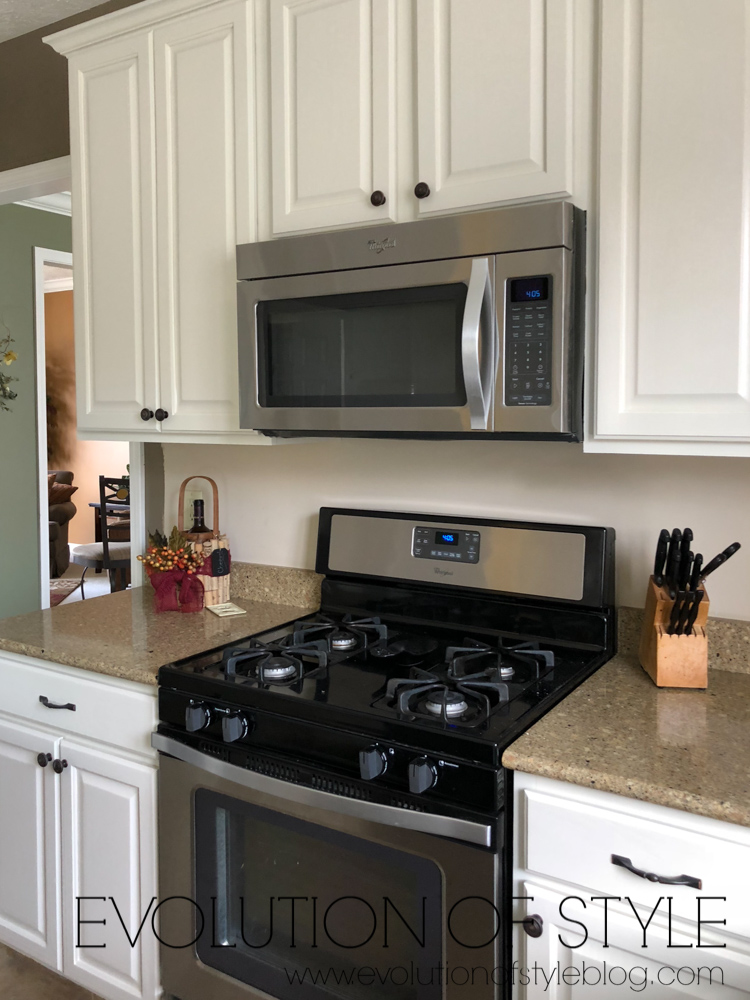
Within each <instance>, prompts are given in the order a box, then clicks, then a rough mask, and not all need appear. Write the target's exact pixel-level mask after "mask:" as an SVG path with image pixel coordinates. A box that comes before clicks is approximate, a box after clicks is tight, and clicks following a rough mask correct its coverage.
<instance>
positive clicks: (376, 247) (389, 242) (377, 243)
mask: <svg viewBox="0 0 750 1000" xmlns="http://www.w3.org/2000/svg"><path fill="white" fill-rule="evenodd" d="M395 246H396V241H395V240H394V239H391V238H390V237H388V236H386V238H385V239H384V240H368V241H367V249H368V250H373V251H374V252H375V253H382V252H383V251H384V250H392V249H393V248H394V247H395Z"/></svg>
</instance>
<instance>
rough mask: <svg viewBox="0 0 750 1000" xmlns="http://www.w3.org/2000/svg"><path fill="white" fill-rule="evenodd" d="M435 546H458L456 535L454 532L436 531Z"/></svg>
mask: <svg viewBox="0 0 750 1000" xmlns="http://www.w3.org/2000/svg"><path fill="white" fill-rule="evenodd" d="M435 545H458V533H457V532H455V531H436V532H435Z"/></svg>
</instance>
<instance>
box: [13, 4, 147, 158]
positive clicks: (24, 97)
mask: <svg viewBox="0 0 750 1000" xmlns="http://www.w3.org/2000/svg"><path fill="white" fill-rule="evenodd" d="M27 2H31V0H27ZM138 2H139V0H108V2H107V3H103V4H99V5H98V6H96V7H94V8H92V9H91V10H84V11H80V13H78V14H74V15H72V16H71V17H66V18H65V19H64V20H62V21H56V22H55V23H54V24H50V25H47V26H46V27H45V28H39V29H38V30H37V31H30V32H28V33H27V34H25V35H19V36H18V37H17V38H9V39H8V41H6V42H2V44H0V122H2V140H0V171H2V170H11V169H12V168H14V167H23V166H26V164H28V163H37V162H38V161H40V160H52V159H55V157H58V156H67V154H68V153H69V152H70V135H69V132H68V61H67V59H66V58H65V57H64V56H61V55H59V54H58V53H57V52H55V51H54V49H51V48H50V47H49V45H45V44H44V42H43V41H42V38H43V37H44V36H45V35H51V34H52V33H53V32H55V31H62V29H63V28H69V27H71V25H73V24H80V23H81V22H82V21H89V20H91V18H94V17H100V16H101V15H102V14H109V13H111V12H112V11H115V10H119V9H120V8H121V7H129V6H131V5H132V4H134V3H138Z"/></svg>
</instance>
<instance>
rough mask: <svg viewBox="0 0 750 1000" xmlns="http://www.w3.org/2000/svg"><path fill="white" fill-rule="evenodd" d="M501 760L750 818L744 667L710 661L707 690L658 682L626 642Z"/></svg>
mask: <svg viewBox="0 0 750 1000" xmlns="http://www.w3.org/2000/svg"><path fill="white" fill-rule="evenodd" d="M715 629H716V624H715V623H713V622H712V623H711V631H710V632H709V645H710V644H711V642H712V636H713V635H714V630H715ZM717 639H718V636H717ZM621 640H622V633H621ZM716 645H717V646H719V645H720V642H717V643H716ZM620 646H621V648H623V647H624V646H625V644H624V643H623V642H622V641H621V642H620ZM738 666H739V665H738ZM503 764H504V765H505V766H506V767H509V768H512V769H514V770H517V771H525V772H527V773H528V774H540V775H544V776H545V777H548V778H556V779H558V780H560V781H569V782H572V783H573V784H576V785H585V786H587V787H589V788H600V789H602V790H603V791H607V792H614V793H615V794H616V795H624V796H627V797H629V798H633V799H641V800H643V801H645V802H654V803H656V804H657V805H663V806H671V807H672V808H675V809H684V810H686V811H687V812H691V813H697V814H698V815H700V816H710V817H712V818H713V819H721V820H726V821H728V822H730V823H739V824H742V825H743V826H750V675H749V674H747V673H744V672H729V671H728V670H720V669H711V670H709V680H708V688H707V690H705V691H688V690H676V689H667V688H657V687H656V685H655V684H654V683H653V681H652V680H651V678H650V677H649V676H648V675H647V674H646V673H645V671H644V670H643V669H642V668H641V666H640V664H639V662H638V656H637V653H636V652H635V650H634V648H633V647H632V645H630V646H629V648H626V650H625V652H623V653H620V654H618V655H617V656H615V657H614V658H613V659H611V660H610V661H609V662H608V663H606V664H605V665H604V666H603V667H601V669H600V670H598V671H597V672H596V673H595V674H594V675H593V676H592V677H590V678H589V679H588V680H587V681H585V682H584V683H583V684H582V685H581V686H580V687H579V688H577V689H576V690H575V691H574V692H573V693H572V694H570V695H568V697H567V698H565V699H564V701H562V702H561V703H560V704H559V705H558V706H557V707H556V708H554V709H552V711H551V712H549V713H548V714H547V715H546V716H544V718H543V719H541V720H540V721H539V722H537V723H536V725H534V726H532V727H531V729H529V730H528V732H526V733H524V735H523V736H521V737H520V739H518V740H516V742H515V743H513V744H512V745H511V746H510V747H508V749H507V750H506V751H505V753H504V754H503Z"/></svg>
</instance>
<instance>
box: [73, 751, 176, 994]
mask: <svg viewBox="0 0 750 1000" xmlns="http://www.w3.org/2000/svg"><path fill="white" fill-rule="evenodd" d="M61 753H62V755H63V759H64V760H66V761H67V765H68V766H67V767H66V768H65V770H64V771H63V772H62V774H61V775H60V784H61V804H62V859H63V863H62V913H63V965H62V969H63V974H64V975H65V976H67V977H68V978H69V979H72V980H74V981H75V982H77V983H80V985H81V986H84V987H86V989H90V990H93V991H94V992H95V993H97V994H99V995H100V996H103V997H105V998H109V1000H120V998H122V997H125V996H131V997H143V998H150V997H155V996H157V995H158V985H159V980H158V942H157V940H156V938H155V936H154V933H153V930H152V927H151V923H150V919H149V918H148V916H147V914H148V912H149V909H150V908H151V910H153V907H150V904H151V902H152V900H153V897H154V896H155V895H156V868H155V861H156V836H155V834H156V769H155V768H154V767H153V766H149V765H147V764H142V763H138V762H134V761H132V760H126V759H124V758H122V757H117V756H114V755H112V754H108V753H105V752H103V751H102V749H101V747H95V746H91V747H88V746H86V745H84V744H82V743H80V742H78V741H76V740H74V739H67V738H65V739H63V741H62V747H61ZM85 896H87V897H93V898H89V899H87V900H85V901H82V902H81V904H80V911H79V904H78V900H79V899H82V897H85ZM115 905H116V907H117V909H115ZM153 905H156V904H153ZM118 910H119V913H120V916H118V914H117V911H118ZM79 913H80V918H81V920H93V921H101V920H106V924H100V923H96V922H95V923H92V924H85V925H84V924H81V925H80V930H79V923H78V920H79ZM144 916H146V917H147V919H146V921H145V923H144V926H143V930H142V932H141V934H140V936H139V937H138V941H137V943H136V944H135V946H134V947H131V944H130V941H129V940H128V936H129V937H130V940H131V941H132V940H134V939H135V937H136V934H137V932H138V929H139V927H140V925H141V921H142V920H143V918H144ZM121 920H122V923H121ZM123 923H124V924H125V927H123ZM79 942H80V945H82V946H84V947H79Z"/></svg>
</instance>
